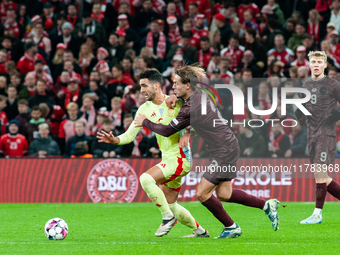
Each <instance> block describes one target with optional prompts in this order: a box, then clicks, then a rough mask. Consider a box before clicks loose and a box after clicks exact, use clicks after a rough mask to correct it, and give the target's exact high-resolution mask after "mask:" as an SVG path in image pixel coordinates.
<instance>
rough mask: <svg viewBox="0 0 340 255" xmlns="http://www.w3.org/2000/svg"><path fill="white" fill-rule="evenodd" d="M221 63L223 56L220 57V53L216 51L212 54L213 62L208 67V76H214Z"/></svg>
mask: <svg viewBox="0 0 340 255" xmlns="http://www.w3.org/2000/svg"><path fill="white" fill-rule="evenodd" d="M220 63H221V56H220V53H219V52H217V51H214V52H213V53H212V54H211V60H210V62H209V64H208V66H207V75H208V76H209V77H210V76H211V74H212V71H213V70H214V69H215V68H216V67H218V66H219V65H220ZM228 68H229V67H228Z"/></svg>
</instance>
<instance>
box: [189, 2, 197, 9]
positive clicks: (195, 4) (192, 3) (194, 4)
mask: <svg viewBox="0 0 340 255" xmlns="http://www.w3.org/2000/svg"><path fill="white" fill-rule="evenodd" d="M189 5H193V6H195V7H196V8H198V4H197V3H195V2H191V3H190V4H189Z"/></svg>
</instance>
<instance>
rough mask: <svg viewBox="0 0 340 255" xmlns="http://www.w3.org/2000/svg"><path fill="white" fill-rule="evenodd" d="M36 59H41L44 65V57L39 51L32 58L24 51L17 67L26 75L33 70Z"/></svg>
mask: <svg viewBox="0 0 340 255" xmlns="http://www.w3.org/2000/svg"><path fill="white" fill-rule="evenodd" d="M37 59H41V60H42V61H44V64H45V65H46V61H45V59H44V57H43V56H42V55H40V54H39V53H38V54H36V55H35V56H34V57H33V58H32V57H31V56H30V55H28V54H27V53H25V55H24V56H23V57H22V58H21V59H20V60H19V62H18V64H17V67H18V69H19V70H20V72H21V73H22V74H24V75H26V74H27V73H28V72H31V71H34V64H35V61H36V60H37Z"/></svg>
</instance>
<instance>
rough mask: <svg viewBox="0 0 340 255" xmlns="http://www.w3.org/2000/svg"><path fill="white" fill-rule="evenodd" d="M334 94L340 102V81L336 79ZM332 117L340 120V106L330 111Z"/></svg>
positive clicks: (334, 119)
mask: <svg viewBox="0 0 340 255" xmlns="http://www.w3.org/2000/svg"><path fill="white" fill-rule="evenodd" d="M332 95H333V96H334V98H335V100H336V101H337V102H339V103H340V83H339V82H338V81H334V84H333V93H332ZM330 118H331V119H332V120H333V121H335V122H337V121H338V120H340V108H335V109H332V110H331V112H330Z"/></svg>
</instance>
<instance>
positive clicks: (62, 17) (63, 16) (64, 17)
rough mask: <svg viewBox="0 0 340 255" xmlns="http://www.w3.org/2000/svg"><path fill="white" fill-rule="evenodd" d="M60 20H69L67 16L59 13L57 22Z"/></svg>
mask: <svg viewBox="0 0 340 255" xmlns="http://www.w3.org/2000/svg"><path fill="white" fill-rule="evenodd" d="M60 19H64V20H66V19H67V16H66V15H65V14H62V13H58V14H57V20H60Z"/></svg>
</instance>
